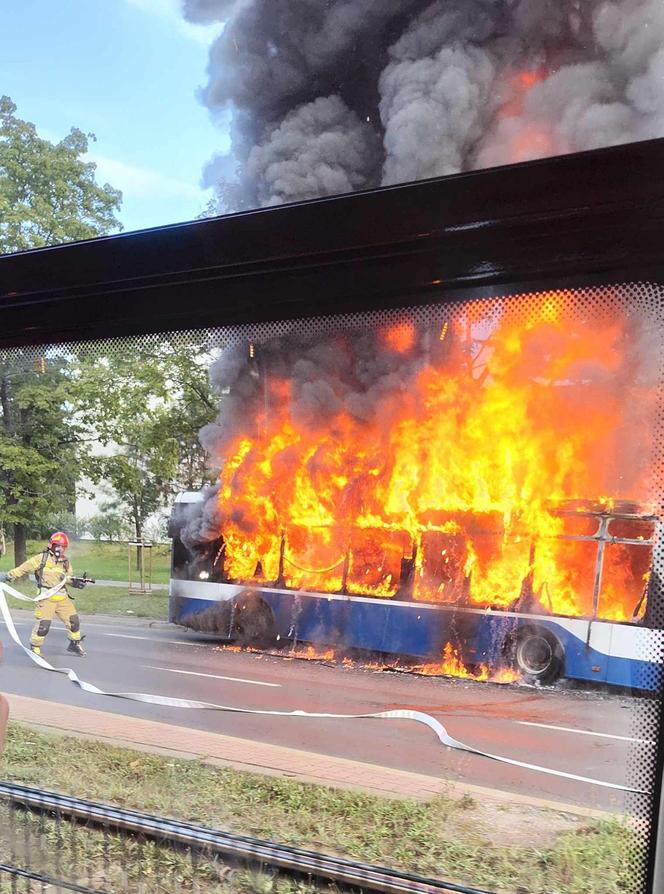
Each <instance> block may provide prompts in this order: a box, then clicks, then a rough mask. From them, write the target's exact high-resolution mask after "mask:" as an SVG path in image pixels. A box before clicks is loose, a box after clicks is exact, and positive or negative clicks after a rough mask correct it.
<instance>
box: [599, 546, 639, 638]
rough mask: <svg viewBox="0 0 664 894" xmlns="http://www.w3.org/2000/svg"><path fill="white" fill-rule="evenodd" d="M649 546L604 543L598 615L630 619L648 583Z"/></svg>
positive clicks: (605, 617) (608, 619) (603, 617)
mask: <svg viewBox="0 0 664 894" xmlns="http://www.w3.org/2000/svg"><path fill="white" fill-rule="evenodd" d="M651 564H652V546H651V545H646V544H644V545H643V546H635V545H633V544H626V543H607V544H606V545H605V547H604V563H603V567H602V587H601V590H600V597H599V608H598V612H597V614H598V616H599V617H600V618H602V619H603V620H607V621H631V620H632V618H633V616H634V611H635V609H636V608H637V606H638V605H639V602H640V601H641V599H642V597H643V594H644V591H645V588H646V586H647V583H648V574H649V571H650V567H651Z"/></svg>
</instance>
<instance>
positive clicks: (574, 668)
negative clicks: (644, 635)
mask: <svg viewBox="0 0 664 894" xmlns="http://www.w3.org/2000/svg"><path fill="white" fill-rule="evenodd" d="M202 586H205V585H204V584H203V585H202ZM255 592H257V593H258V594H260V596H261V597H262V598H263V599H264V600H265V602H266V603H267V604H268V605H269V606H270V608H271V609H272V612H273V614H274V618H275V625H276V631H275V632H276V633H277V634H279V636H280V637H281V639H282V640H289V639H298V640H303V641H305V642H310V643H317V644H320V645H323V644H325V645H333V646H335V647H338V648H342V649H343V648H346V649H362V650H366V651H370V652H382V653H386V654H390V655H404V656H409V657H413V658H416V659H423V660H425V661H435V660H437V659H440V658H441V657H442V653H443V649H444V647H445V645H446V643H448V642H452V644H453V645H454V646H456V647H457V648H458V650H459V654H460V657H461V658H462V659H463V661H464V662H465V663H466V664H471V665H472V664H488V665H489V666H490V667H498V666H500V665H501V664H505V659H506V657H507V655H506V641H507V640H508V639H509V637H510V635H511V636H512V637H513V636H514V634H515V633H516V632H517V631H518V630H519V629H520V628H521V627H523V626H533V625H537V626H538V627H542V628H546V629H547V630H549V631H550V632H551V633H552V634H553V635H554V636H556V637H557V639H558V640H559V641H560V643H561V645H562V647H563V649H564V654H565V669H564V674H565V676H566V677H569V678H572V679H578V680H590V681H594V682H607V683H611V684H613V685H618V686H629V687H633V688H638V689H647V690H655V689H658V688H659V685H660V684H659V681H660V678H661V672H662V668H661V666H659V665H657V664H655V663H652V662H648V661H640V660H638V659H632V658H618V657H613V656H610V655H607V654H605V653H603V652H600V651H598V650H596V649H593V648H590V647H588V646H586V644H585V642H584V641H583V640H581V639H579V638H578V637H576V636H575V635H574V634H573V633H571V632H570V631H569V630H567V629H566V628H565V627H564V626H563V625H562V624H559V623H556V621H555V620H553V619H549V618H543V617H541V616H532V617H528V616H521V617H515V616H514V615H501V613H500V612H491V613H484V612H464V611H463V610H459V611H456V612H455V611H442V610H439V611H435V610H434V611H432V610H431V607H430V606H428V607H424V606H422V605H418V603H416V602H414V603H394V602H390V601H388V600H385V601H381V600H379V599H362V600H359V599H358V600H355V599H352V598H351V599H347V598H342V599H339V598H330V599H328V598H326V597H325V596H321V595H318V596H313V595H310V594H308V593H302V592H301V593H295V592H293V593H288V592H284V591H280V592H275V591H272V590H267V589H266V590H260V589H257V590H256V591H255ZM215 609H219V610H220V611H221V610H222V609H221V606H220V604H219V603H216V602H214V601H212V600H207V599H198V598H190V597H183V596H179V597H176V598H171V618H170V620H171V621H174V622H175V623H182V622H184V623H185V625H186V626H189V625H187V617H188V616H189V617H191V616H192V615H199V614H201V613H203V612H205V613H208V614H209V613H210V612H214V611H215ZM203 629H204V628H203Z"/></svg>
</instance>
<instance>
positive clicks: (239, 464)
mask: <svg viewBox="0 0 664 894" xmlns="http://www.w3.org/2000/svg"><path fill="white" fill-rule="evenodd" d="M606 298H607V299H608V305H607V306H610V311H609V310H606V308H605V309H604V310H602V311H601V312H599V311H597V312H594V311H593V312H591V311H590V310H589V309H588V308H585V307H580V306H579V305H578V304H577V305H575V304H574V302H572V301H570V299H569V295H566V294H565V293H555V292H549V293H543V294H540V295H538V296H536V297H535V298H531V300H530V302H529V304H528V306H529V308H530V310H529V312H528V313H527V314H526V315H525V316H524V315H523V313H522V312H517V311H516V310H515V309H513V306H512V305H510V304H507V305H504V306H503V307H502V309H501V310H497V309H496V305H495V304H491V303H490V302H489V303H483V302H473V303H469V304H467V305H465V307H464V310H463V312H462V313H461V314H460V315H458V316H457V317H456V318H455V319H452V318H450V321H449V326H448V328H447V329H445V333H446V334H445V338H444V339H443V340H442V341H441V339H440V338H439V332H440V328H439V326H438V327H436V328H435V330H433V331H432V332H428V331H423V330H422V327H420V328H418V327H417V326H416V325H415V324H414V323H407V324H398V325H393V326H389V327H385V328H384V329H383V330H381V332H380V337H379V339H378V343H379V344H380V343H382V345H383V347H385V346H387V348H388V349H389V350H391V351H393V352H396V353H397V354H402V353H404V352H406V353H407V354H408V359H407V361H406V360H405V359H404V365H407V369H408V378H407V379H406V380H403V381H399V382H397V384H396V385H394V384H393V387H391V388H388V389H386V390H385V391H384V393H381V395H380V402H379V405H378V409H377V410H375V411H372V412H371V413H368V412H362V413H353V412H351V410H350V409H349V407H348V405H347V404H346V403H345V400H344V398H345V394H344V393H343V386H342V384H340V383H338V382H334V381H333V382H332V384H331V385H329V388H330V389H335V388H336V389H337V391H336V392H335V393H336V394H337V396H338V397H339V400H338V401H337V408H336V409H335V410H334V411H331V412H330V414H329V415H328V416H327V418H326V419H325V420H324V422H322V423H311V422H304V421H301V420H299V419H298V418H296V417H295V416H293V415H292V414H291V406H292V401H293V393H292V388H293V385H292V384H291V382H290V381H288V380H287V379H284V378H283V377H279V376H277V375H275V374H274V373H272V374H267V381H266V383H265V393H266V395H267V397H266V401H267V403H268V404H269V407H268V408H267V409H266V410H265V414H264V416H261V419H260V426H259V430H260V434H258V435H254V436H249V435H244V436H241V437H238V438H237V440H236V441H235V443H234V444H233V445H232V447H231V450H230V451H229V454H228V456H229V458H228V459H227V461H226V463H225V465H224V468H223V471H222V474H221V487H220V490H219V496H218V500H219V510H220V517H221V518H222V519H223V521H222V524H221V531H220V533H221V535H222V536H223V538H224V541H225V544H226V550H225V558H224V562H225V565H224V572H225V575H226V577H227V579H229V580H232V581H238V582H243V583H250V584H251V583H253V584H256V583H267V584H269V583H271V582H272V583H274V582H277V581H278V582H279V586H282V587H284V586H285V587H289V588H293V589H300V588H302V589H310V590H314V591H318V592H327V593H333V592H340V591H342V592H346V593H349V594H363V595H372V596H376V597H382V598H393V597H395V596H396V597H398V598H400V597H403V598H414V599H416V600H426V601H437V602H442V603H447V604H470V605H477V606H484V607H487V606H492V607H502V608H508V607H510V606H513V605H514V604H515V603H516V602H517V601H518V600H519V599H520V598H522V599H525V598H529V599H530V600H531V601H533V600H534V601H535V602H537V603H538V604H539V608H540V610H542V611H551V612H554V613H559V614H565V615H577V616H579V615H581V616H587V615H589V614H590V613H591V612H592V610H593V586H594V574H595V559H596V556H597V543H596V542H595V541H588V540H586V541H580V540H570V539H562V538H563V537H569V536H592V534H593V533H595V530H596V527H597V524H598V521H597V519H596V518H595V517H591V516H589V515H588V514H587V513H585V509H586V508H587V507H588V505H589V504H588V503H587V502H586V503H583V502H580V501H583V500H585V501H590V503H592V505H593V506H594V507H596V508H597V507H599V508H601V509H604V510H605V511H608V510H609V509H610V508H611V505H612V504H611V502H610V501H609V500H608V499H607V497H606V496H605V495H606V494H607V493H610V494H611V495H612V499H614V500H627V499H633V498H634V497H635V496H636V497H637V498H638V499H641V500H643V499H644V498H647V493H648V492H647V481H648V474H649V467H650V463H651V458H650V454H649V429H650V427H651V426H650V420H651V418H652V412H653V410H652V407H653V393H652V392H653V387H652V385H649V384H648V382H647V380H646V379H645V378H644V377H643V376H638V375H636V372H635V369H636V367H635V363H636V360H635V358H637V357H638V350H637V341H636V340H637V338H638V332H635V330H634V326H635V323H634V321H633V320H632V319H631V318H630V317H628V315H627V314H626V313H625V312H624V311H623V310H622V309H621V307H620V306H619V304H617V303H616V302H615V301H613V303H611V294H610V293H607V295H606ZM446 325H447V324H446ZM327 347H328V349H329V350H331V351H338V352H344V351H345V352H348V351H349V350H350V347H349V344H348V340H347V337H346V336H345V335H344V333H343V332H340V333H339V334H338V335H337V336H335V337H334V338H332V339H330V340H329V342H328V343H327ZM257 350H259V348H257ZM569 501H576V502H575V503H574V504H573V505H574V506H575V507H577V509H578V511H572V512H568V513H560V512H559V511H557V510H555V508H554V509H553V511H552V507H555V505H559V504H565V503H569ZM613 505H618V504H613ZM611 524H612V525H614V524H615V525H616V526H617V527H616V528H615V530H618V528H620V531H621V533H620V534H619V535H616V536H623V537H625V536H627V537H630V538H634V537H642V538H643V539H648V538H649V537H651V536H652V524H650V527H648V525H647V524H646V525H645V527H644V526H643V525H642V526H641V527H640V528H639V524H641V523H640V522H639V523H637V522H633V521H629V520H623V521H620V522H618V521H616V522H613V521H612V522H611ZM615 530H613V529H612V532H613V534H614V535H615ZM637 531H638V532H640V533H635V532H637ZM650 558H651V555H650V549H648V548H642V547H638V546H637V547H635V546H629V545H621V544H617V543H609V544H607V546H606V551H605V560H604V567H603V579H602V591H601V596H600V606H599V610H600V614H601V616H602V617H605V618H610V619H629V618H630V617H631V613H632V611H633V608H634V606H635V604H636V603H637V601H638V599H639V597H640V595H641V592H642V589H643V579H644V575H645V574H647V570H648V567H649V565H650Z"/></svg>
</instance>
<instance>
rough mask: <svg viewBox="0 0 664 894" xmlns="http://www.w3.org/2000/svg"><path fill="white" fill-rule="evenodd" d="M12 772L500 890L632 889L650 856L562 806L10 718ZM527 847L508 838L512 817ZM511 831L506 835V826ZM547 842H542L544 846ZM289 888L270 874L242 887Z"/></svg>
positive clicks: (627, 835) (51, 785) (85, 793)
mask: <svg viewBox="0 0 664 894" xmlns="http://www.w3.org/2000/svg"><path fill="white" fill-rule="evenodd" d="M0 771H1V772H2V775H3V777H4V778H6V779H11V780H14V781H17V782H21V783H25V784H28V785H37V786H42V787H44V788H46V789H54V790H57V791H61V792H65V793H68V794H73V795H78V796H81V797H87V798H91V799H94V800H100V801H108V802H112V803H114V804H117V805H120V806H125V807H130V808H134V809H138V810H144V811H148V812H150V813H157V814H162V815H166V816H172V817H176V818H180V819H185V820H190V821H193V822H198V823H202V824H205V825H211V826H214V827H216V828H223V829H228V830H231V831H235V832H239V833H244V834H250V835H255V836H257V837H262V838H269V839H273V840H276V841H280V842H284V843H287V844H295V845H299V846H302V847H307V848H311V849H314V850H320V851H326V852H332V853H338V854H343V855H347V856H351V857H354V858H357V859H361V860H366V861H369V862H374V863H379V864H384V865H391V866H394V867H400V868H403V869H407V870H411V871H414V872H418V873H422V874H424V875H434V876H437V877H440V878H444V879H447V880H456V881H460V882H465V883H466V884H473V885H476V886H479V887H485V888H489V889H491V890H502V891H514V890H515V889H516V888H517V887H522V888H524V889H525V891H527V892H532V894H541V892H553V891H561V892H562V891H564V892H565V894H631V892H633V891H635V890H636V887H637V886H636V884H635V882H634V880H635V879H637V878H638V869H639V868H640V860H641V858H642V850H641V848H640V845H639V839H637V836H636V833H635V832H633V831H632V830H631V829H630V828H629V827H627V826H626V825H624V824H623V823H621V822H620V821H618V820H617V819H616V820H612V819H609V820H582V819H580V818H579V819H578V821H576V822H574V823H572V825H571V826H570V825H569V822H572V821H571V820H569V818H567V820H569V822H568V824H567V826H565V831H563V832H556V831H555V830H556V829H557V828H559V826H560V814H559V813H558V812H557V811H553V810H551V811H549V810H544V809H539V808H532V807H530V808H525V807H517V806H514V805H503V809H502V810H495V809H494V810H493V812H492V813H489V814H487V810H489V807H488V806H487V805H486V804H480V803H477V802H476V801H474V800H473V799H472V798H469V797H467V796H466V797H463V798H460V799H453V798H447V797H438V798H436V799H435V800H433V801H430V802H427V803H421V802H417V801H414V800H412V801H411V800H393V799H387V798H381V797H378V796H373V795H368V794H362V793H359V792H349V791H338V790H334V789H328V788H323V787H320V786H314V785H309V784H305V783H300V782H295V781H291V780H287V779H278V778H269V777H264V776H258V775H254V774H250V773H243V772H239V771H235V770H230V769H219V768H215V767H210V766H207V765H205V764H203V763H201V762H199V761H183V760H176V759H169V758H166V757H162V756H157V755H150V754H144V753H139V752H135V751H131V750H129V749H124V748H116V747H111V746H108V745H104V744H101V743H96V742H90V741H84V740H78V739H75V738H68V737H60V736H54V735H47V734H42V733H39V732H36V731H34V730H31V729H28V728H26V727H24V726H21V725H19V724H16V723H13V724H10V729H9V735H8V740H7V747H6V752H5V755H4V757H3V758H2V760H1V761H0ZM524 813H528V817H527V823H526V831H525V832H524V833H523V834H522V835H520V836H519V843H518V844H514V843H510V844H501V842H500V839H501V834H503V833H504V829H505V827H506V825H507V826H509V823H510V822H515V821H519V822H521V823H522V824H523V821H524V816H523V814H524ZM501 830H502V832H501ZM538 842H539V843H538ZM242 884H243V885H244V886H245V887H244V889H246V890H253V891H256V892H257V894H258V892H260V894H263V892H265V894H269V892H272V891H278V890H279V889H278V887H276V883H275V881H274V879H272V878H271V876H269V875H265V874H260V873H254V874H253V876H250V875H249V876H246V877H245V879H244V882H243V883H242Z"/></svg>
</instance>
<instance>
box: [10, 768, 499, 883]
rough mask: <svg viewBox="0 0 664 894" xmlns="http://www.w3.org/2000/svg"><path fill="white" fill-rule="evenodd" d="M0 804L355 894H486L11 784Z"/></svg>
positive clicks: (39, 875)
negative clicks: (359, 892)
mask: <svg viewBox="0 0 664 894" xmlns="http://www.w3.org/2000/svg"><path fill="white" fill-rule="evenodd" d="M0 802H4V803H5V804H8V805H10V806H11V807H13V808H19V809H24V810H25V809H27V810H29V811H32V812H36V813H38V814H41V815H45V816H48V817H50V818H53V817H55V818H56V819H60V820H66V821H68V822H70V823H80V824H84V825H85V826H87V827H88V828H90V827H97V828H101V829H104V830H106V831H112V832H113V833H117V834H121V835H125V836H133V837H140V839H141V840H142V841H145V840H151V841H155V842H158V843H159V845H160V846H162V847H163V846H169V845H170V846H172V847H174V848H178V849H183V848H184V849H186V850H188V851H189V852H190V853H191V854H192V855H193V854H195V853H203V854H205V855H213V856H215V857H220V858H223V859H224V861H226V862H230V863H233V864H241V865H249V866H256V865H258V866H261V867H263V868H265V867H268V868H270V869H274V870H278V871H279V872H282V873H286V874H291V875H295V876H298V877H306V878H308V879H316V880H317V881H319V882H323V883H325V884H330V883H333V884H335V885H336V886H337V887H342V888H346V889H353V890H354V891H357V890H358V889H361V890H362V891H377V892H385V894H488V892H486V891H483V890H480V889H477V888H470V887H467V886H464V885H459V884H456V883H453V882H446V881H441V880H439V879H432V878H425V877H422V876H418V875H415V874H412V873H407V872H401V871H398V870H394V869H388V868H385V867H380V866H373V865H371V864H368V863H362V862H358V861H355V860H349V859H345V858H342V857H335V856H331V855H329V854H321V853H317V852H316V851H310V850H305V849H302V848H296V847H291V846H289V845H283V844H276V843H274V842H272V841H265V840H261V839H258V838H252V837H249V836H244V835H235V834H231V833H229V832H222V831H218V830H215V829H210V828H207V827H205V826H198V825H195V824H192V823H186V822H181V821H179V820H172V819H165V818H164V817H159V816H152V815H150V814H147V813H140V812H138V811H135V810H127V809H124V808H120V807H114V806H110V805H107V804H101V803H97V802H94V801H88V800H82V799H80V798H72V797H69V796H67V795H60V794H56V793H54V792H44V791H41V790H39V789H34V788H30V787H27V786H22V785H15V784H12V783H6V782H0ZM0 872H4V873H8V874H9V875H14V876H15V878H16V879H25V880H26V884H29V881H30V880H33V881H35V882H36V883H38V884H40V885H41V888H40V890H45V889H46V887H48V886H54V887H56V888H57V887H58V886H59V887H60V889H64V890H70V891H78V892H81V894H101V889H99V888H97V887H94V886H93V887H86V886H85V885H82V884H80V881H77V880H73V881H70V882H68V881H63V880H62V879H57V878H55V877H54V876H53V874H52V873H51V874H49V873H45V872H41V871H40V867H34V866H14V865H13V864H12V863H6V862H3V863H1V864H0ZM0 890H1V886H0ZM12 890H14V889H12ZM26 890H28V891H32V890H33V888H30V887H28V888H27V889H26Z"/></svg>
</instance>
